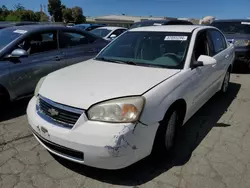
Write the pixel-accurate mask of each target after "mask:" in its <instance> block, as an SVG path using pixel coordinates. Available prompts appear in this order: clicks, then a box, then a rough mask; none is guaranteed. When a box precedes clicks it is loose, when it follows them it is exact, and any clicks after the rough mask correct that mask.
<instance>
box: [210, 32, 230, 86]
mask: <svg viewBox="0 0 250 188" xmlns="http://www.w3.org/2000/svg"><path fill="white" fill-rule="evenodd" d="M208 32H209V37H210V39H211V41H212V43H213V57H214V58H215V59H216V60H217V64H216V66H215V67H214V68H216V70H217V71H216V75H215V77H214V87H218V85H219V84H220V80H221V79H222V77H224V73H225V69H226V68H227V65H228V61H232V59H233V58H234V57H233V54H232V53H230V51H229V50H227V43H226V40H225V37H224V36H223V35H222V33H221V32H219V31H218V30H216V29H210V30H209V31H208Z"/></svg>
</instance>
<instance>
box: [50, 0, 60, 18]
mask: <svg viewBox="0 0 250 188" xmlns="http://www.w3.org/2000/svg"><path fill="white" fill-rule="evenodd" d="M48 12H49V14H50V15H51V16H53V19H54V20H55V22H61V21H62V3H61V0H48Z"/></svg>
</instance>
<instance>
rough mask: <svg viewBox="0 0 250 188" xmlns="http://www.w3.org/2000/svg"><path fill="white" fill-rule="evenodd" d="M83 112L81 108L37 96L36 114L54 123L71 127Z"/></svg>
mask: <svg viewBox="0 0 250 188" xmlns="http://www.w3.org/2000/svg"><path fill="white" fill-rule="evenodd" d="M83 113H84V110H82V109H78V108H73V107H69V106H66V105H62V104H59V103H56V102H53V101H51V100H49V99H47V98H44V97H42V96H39V99H38V114H39V115H40V116H41V117H42V118H44V119H46V120H49V121H53V123H54V124H56V125H61V126H64V127H67V128H72V127H73V126H74V125H75V123H76V122H77V120H78V119H79V118H80V116H81V115H82V114H83ZM48 118H49V119H48Z"/></svg>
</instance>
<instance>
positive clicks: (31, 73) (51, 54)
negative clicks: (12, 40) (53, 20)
mask: <svg viewBox="0 0 250 188" xmlns="http://www.w3.org/2000/svg"><path fill="white" fill-rule="evenodd" d="M15 48H22V49H24V50H26V51H27V52H28V53H29V56H28V57H23V58H20V59H18V60H16V61H15V62H14V61H12V62H10V64H11V65H10V78H11V79H10V84H11V87H12V89H13V91H14V92H15V95H16V97H21V96H23V95H27V94H29V93H32V92H33V91H34V89H35V87H36V84H37V82H38V81H39V80H40V78H41V77H43V76H46V75H47V74H49V73H51V72H53V71H55V70H58V69H60V68H62V67H63V66H64V63H65V62H64V60H63V56H62V54H61V53H60V51H59V50H58V40H57V30H48V31H44V32H36V33H34V34H32V35H31V36H29V37H27V38H26V39H24V40H23V41H22V42H21V43H20V44H19V45H18V46H16V47H15ZM13 50H14V49H13ZM10 53H11V52H10Z"/></svg>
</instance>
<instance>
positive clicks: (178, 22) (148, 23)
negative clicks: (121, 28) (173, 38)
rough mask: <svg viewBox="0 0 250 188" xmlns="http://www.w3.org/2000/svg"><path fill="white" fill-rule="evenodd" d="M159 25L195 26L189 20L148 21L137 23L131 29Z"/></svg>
mask: <svg viewBox="0 0 250 188" xmlns="http://www.w3.org/2000/svg"><path fill="white" fill-rule="evenodd" d="M157 25H193V23H192V22H190V21H187V20H146V21H142V22H137V23H135V24H134V25H132V26H131V27H130V28H129V29H133V28H137V27H144V26H157Z"/></svg>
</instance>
